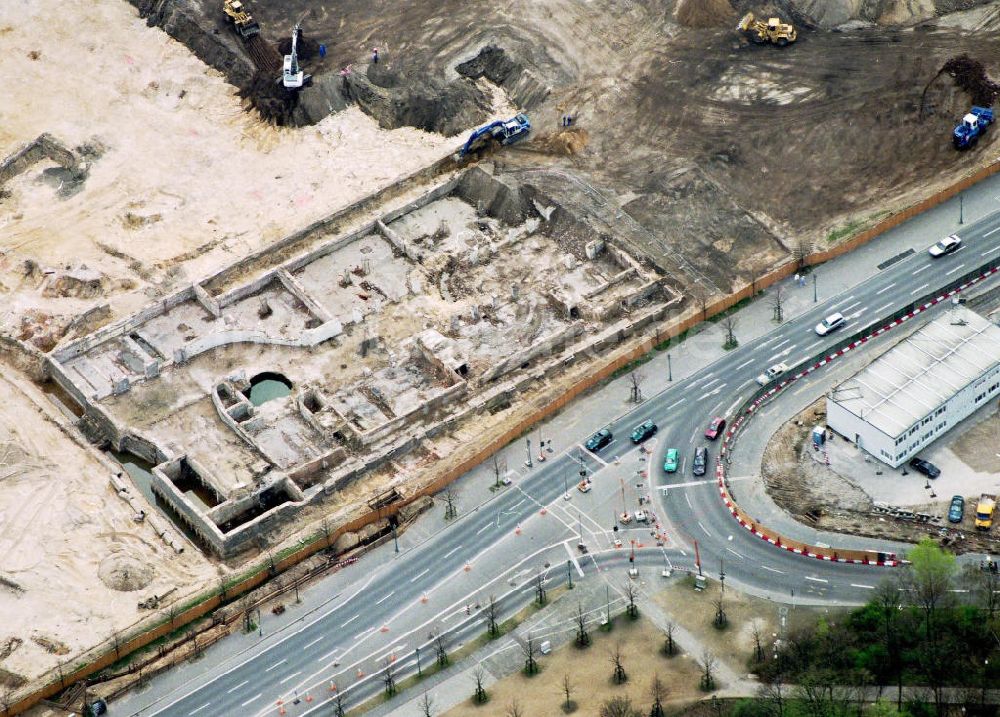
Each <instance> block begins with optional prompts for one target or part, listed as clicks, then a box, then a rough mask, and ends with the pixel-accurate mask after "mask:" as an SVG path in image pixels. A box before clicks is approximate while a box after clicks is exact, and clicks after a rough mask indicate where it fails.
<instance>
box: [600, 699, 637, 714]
mask: <svg viewBox="0 0 1000 717" xmlns="http://www.w3.org/2000/svg"><path fill="white" fill-rule="evenodd" d="M600 714H601V717H640V715H639V710H637V709H636V708H635V705H633V704H632V700H631V699H630V698H628V697H624V696H622V695H618V696H616V697H612V698H611V699H610V700H606V701H605V702H604V704H603V705H601V712H600Z"/></svg>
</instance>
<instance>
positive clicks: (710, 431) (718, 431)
mask: <svg viewBox="0 0 1000 717" xmlns="http://www.w3.org/2000/svg"><path fill="white" fill-rule="evenodd" d="M725 428H726V419H725V418H722V417H720V416H716V417H715V418H713V419H712V422H711V423H709V424H708V428H706V429H705V438H707V439H708V440H710V441H714V440H715V439H716V438H718V437H719V436H720V435H722V431H723V430H724V429H725Z"/></svg>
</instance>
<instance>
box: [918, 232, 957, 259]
mask: <svg viewBox="0 0 1000 717" xmlns="http://www.w3.org/2000/svg"><path fill="white" fill-rule="evenodd" d="M961 246H962V239H961V237H959V236H958V234H952V235H951V236H947V237H945V238H944V239H942V240H941V241H939V242H938V243H937V244H935V245H934V246H932V247H931V248H930V249H928V250H927V253H928V254H930V255H931V256H932V257H934V258H935V259H937V258H938V257H940V256H944V255H945V254H951V253H952V252H954V251H958V250H959V248H960V247H961Z"/></svg>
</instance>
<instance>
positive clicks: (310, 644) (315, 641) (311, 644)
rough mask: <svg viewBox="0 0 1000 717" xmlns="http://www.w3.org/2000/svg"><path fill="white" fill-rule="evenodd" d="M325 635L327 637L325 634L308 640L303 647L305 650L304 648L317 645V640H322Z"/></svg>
mask: <svg viewBox="0 0 1000 717" xmlns="http://www.w3.org/2000/svg"><path fill="white" fill-rule="evenodd" d="M324 637H325V636H324V635H320V636H319V637H317V638H316V639H315V640H313V641H312V642H307V643H306V644H305V645H303V647H302V649H303V650H304V649H305V648H307V647H312V646H313V645H315V644H316V643H317V642H319V641H320V640H322V639H323V638H324Z"/></svg>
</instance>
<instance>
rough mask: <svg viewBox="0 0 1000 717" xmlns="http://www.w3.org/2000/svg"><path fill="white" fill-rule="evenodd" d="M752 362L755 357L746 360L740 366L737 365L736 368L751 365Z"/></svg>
mask: <svg viewBox="0 0 1000 717" xmlns="http://www.w3.org/2000/svg"><path fill="white" fill-rule="evenodd" d="M752 363H753V359H747V360H746V361H744V362H743V363H741V364H740V365H739V366H737V367H736V370H737V371H739V370H740V369H741V368H743V367H744V366H749V365H750V364H752Z"/></svg>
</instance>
